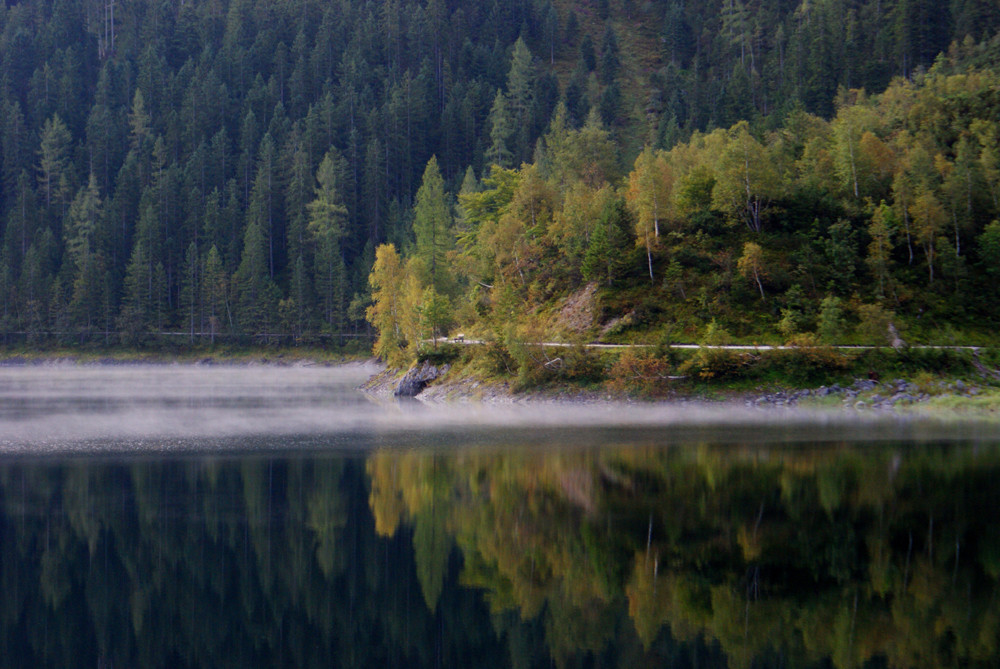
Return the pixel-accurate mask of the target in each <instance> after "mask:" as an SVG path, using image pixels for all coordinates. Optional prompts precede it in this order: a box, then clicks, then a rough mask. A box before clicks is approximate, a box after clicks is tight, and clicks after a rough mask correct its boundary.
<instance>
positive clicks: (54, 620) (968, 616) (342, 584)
mask: <svg viewBox="0 0 1000 669" xmlns="http://www.w3.org/2000/svg"><path fill="white" fill-rule="evenodd" d="M4 372H6V370H4ZM208 373H209V374H211V371H210V372H208ZM142 374H146V372H143V373H142ZM142 374H140V372H139V371H137V370H117V371H115V372H108V371H103V372H99V371H95V370H90V371H87V372H85V373H80V372H78V371H75V370H56V371H52V370H43V371H37V370H36V371H34V372H32V371H31V370H15V371H14V372H12V373H11V374H9V375H7V376H4V374H2V373H0V396H3V397H6V398H8V399H7V400H5V401H6V402H7V403H6V406H5V407H4V409H3V410H2V411H3V414H2V416H3V420H2V424H0V434H3V435H4V436H3V439H4V441H3V444H4V453H5V454H3V455H0V592H2V593H3V596H2V598H0V666H10V667H29V666H58V667H69V666H74V667H86V666H91V667H94V666H96V667H145V666H151V667H225V666H232V667H267V666H288V667H307V666H323V667H329V666H351V667H355V666H356V667H445V666H447V667H466V666H469V667H480V666H483V667H551V666H558V667H660V666H677V667H866V666H867V667H946V666H963V667H965V666H983V667H988V666H997V665H998V664H1000V652H998V650H997V644H998V643H1000V599H998V595H1000V591H998V588H997V585H998V579H1000V513H998V510H1000V489H998V481H1000V438H998V435H997V434H995V433H994V431H993V430H992V429H991V428H988V427H986V428H984V427H978V428H977V427H970V426H966V427H963V428H956V427H955V426H941V425H928V424H915V423H912V422H909V421H900V420H894V419H889V420H858V421H855V420H851V421H844V420H842V419H839V418H838V419H823V418H818V419H817V418H815V417H813V419H811V420H810V421H807V420H805V419H800V418H796V417H795V416H793V415H792V414H787V413H782V414H767V415H766V419H765V418H764V417H762V415H761V414H754V415H746V416H741V417H740V419H739V420H737V419H736V418H735V417H734V415H733V414H732V412H729V411H727V413H726V414H720V415H719V416H718V421H717V422H715V423H713V422H712V421H711V420H710V419H709V416H708V415H707V414H706V415H701V414H699V413H698V412H693V413H691V415H690V416H688V417H687V418H684V415H685V414H683V413H681V414H676V415H675V414H673V413H671V412H670V411H668V410H665V409H660V410H658V411H659V414H657V413H656V410H649V409H650V408H644V409H640V410H639V411H638V412H636V413H634V414H633V413H631V412H632V410H631V409H629V408H623V407H618V408H616V409H615V410H614V411H613V412H611V415H610V416H609V415H607V414H605V413H603V410H602V409H601V408H599V407H582V408H580V407H578V408H576V409H573V408H567V407H561V406H548V407H540V408H538V407H536V408H533V409H524V408H510V409H506V410H501V411H497V412H491V411H488V410H485V409H479V408H472V407H465V408H458V409H455V408H450V409H442V408H437V409H435V408H433V407H432V408H422V407H420V406H411V405H403V406H396V405H380V404H375V403H372V402H369V401H368V400H365V399H363V398H361V397H360V396H357V395H356V394H354V393H353V392H352V391H350V390H349V388H350V387H351V384H352V383H353V382H354V381H355V378H354V377H355V376H358V375H360V374H361V371H360V370H355V371H354V372H352V374H353V375H354V376H352V375H351V374H346V375H345V374H344V373H342V372H336V373H333V372H329V371H323V370H290V371H284V372H281V373H278V372H260V373H258V372H253V373H251V372H249V371H247V370H242V371H239V370H226V371H225V372H224V373H222V374H217V375H215V376H213V377H212V380H211V381H210V380H206V378H205V377H204V376H199V375H198V374H195V373H194V372H192V370H183V371H178V370H159V371H154V372H151V373H148V374H147V375H146V376H143V375H142ZM102 375H103V377H102V379H103V380H102V379H99V378H97V377H98V376H102ZM84 377H85V378H84ZM81 378H84V380H81ZM171 379H173V380H171ZM109 381H110V385H108V384H109ZM4 384H6V385H4ZM102 384H104V385H102ZM114 388H117V389H118V390H114ZM185 388H186V390H185ZM324 396H325V397H327V400H328V401H323V399H322V398H323V397H324ZM15 397H17V398H19V400H18V401H17V402H14V401H12V398H15ZM331 397H332V398H336V402H333V403H331V402H330V401H329V398H331ZM98 399H99V400H101V401H97V400H98ZM329 413H332V414H335V415H334V416H333V417H331V416H330V415H327V414H329ZM283 415H287V416H289V417H290V418H289V420H288V421H287V422H283V421H282V420H281V417H282V416H283ZM655 415H660V416H661V420H660V422H659V423H657V422H656V421H655V420H654V419H653V416H655ZM87 416H90V417H92V418H93V419H94V421H93V422H92V423H90V424H88V423H87V420H86V418H87ZM144 416H148V421H149V422H148V423H144V420H143V417H144ZM602 416H603V418H602ZM584 417H588V418H587V420H584ZM213 421H216V423H213ZM581 421H583V422H584V423H585V425H584V427H583V428H580V427H577V428H572V427H570V425H572V424H574V423H580V422H581ZM67 425H68V426H69V427H67ZM720 426H721V427H720ZM72 430H77V431H78V434H77V435H76V436H73V434H70V432H72ZM158 430H162V431H164V434H160V433H159V432H158ZM60 435H62V436H60Z"/></svg>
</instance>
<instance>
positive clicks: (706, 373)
mask: <svg viewBox="0 0 1000 669" xmlns="http://www.w3.org/2000/svg"><path fill="white" fill-rule="evenodd" d="M759 358H760V355H759V354H757V353H750V352H748V351H728V350H725V349H717V348H701V349H698V352H697V353H695V354H694V355H693V356H692V357H691V358H690V359H688V360H687V361H686V362H684V364H682V365H681V367H680V369H679V370H678V371H680V372H681V374H688V375H691V376H697V377H698V378H700V379H703V380H709V379H714V380H725V379H741V378H747V377H749V376H752V373H753V369H754V366H755V365H756V363H757V361H758V360H759Z"/></svg>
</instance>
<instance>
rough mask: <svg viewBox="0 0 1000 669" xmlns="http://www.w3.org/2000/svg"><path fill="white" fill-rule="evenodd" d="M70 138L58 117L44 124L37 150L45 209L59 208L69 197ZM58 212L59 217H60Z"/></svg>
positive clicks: (39, 178)
mask: <svg viewBox="0 0 1000 669" xmlns="http://www.w3.org/2000/svg"><path fill="white" fill-rule="evenodd" d="M71 142H72V137H71V136H70V133H69V128H67V127H66V124H65V123H63V122H62V119H60V118H59V116H58V115H56V116H53V117H52V118H50V119H49V120H48V121H46V122H45V126H44V127H43V128H42V141H41V148H40V149H39V152H38V155H39V163H38V183H39V185H40V187H41V189H42V192H43V193H44V195H45V207H46V208H48V209H51V208H52V207H57V208H60V209H61V207H62V206H63V205H64V204H65V200H66V198H67V197H68V195H69V188H70V174H69V150H70V143H71ZM61 213H62V212H61V211H60V215H61Z"/></svg>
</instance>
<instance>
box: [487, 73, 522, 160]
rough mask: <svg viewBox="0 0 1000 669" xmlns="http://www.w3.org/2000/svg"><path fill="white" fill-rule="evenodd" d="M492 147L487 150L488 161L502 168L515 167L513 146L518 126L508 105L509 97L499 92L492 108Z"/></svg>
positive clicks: (490, 119) (490, 122)
mask: <svg viewBox="0 0 1000 669" xmlns="http://www.w3.org/2000/svg"><path fill="white" fill-rule="evenodd" d="M489 124H490V147H489V148H488V149H487V150H486V160H487V161H489V162H490V163H491V164H493V165H499V166H500V167H513V165H514V152H513V150H512V146H513V144H514V142H515V136H516V134H517V126H516V125H515V121H514V117H513V116H512V114H511V112H510V109H509V108H508V104H507V97H506V96H505V95H504V94H503V92H502V91H497V95H496V97H495V98H494V99H493V107H492V108H490V116H489Z"/></svg>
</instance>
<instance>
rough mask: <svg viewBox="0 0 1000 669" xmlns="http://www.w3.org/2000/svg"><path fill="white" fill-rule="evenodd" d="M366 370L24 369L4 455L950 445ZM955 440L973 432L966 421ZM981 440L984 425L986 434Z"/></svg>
mask: <svg viewBox="0 0 1000 669" xmlns="http://www.w3.org/2000/svg"><path fill="white" fill-rule="evenodd" d="M374 370H375V366H374V365H371V364H366V363H358V364H349V365H342V366H336V367H322V366H314V367H307V366H301V367H278V366H212V367H206V366H195V365H190V366H185V365H169V366H155V365H128V366H70V365H55V366H26V367H15V368H5V369H3V370H2V373H0V450H2V451H3V452H5V453H7V454H12V453H17V454H45V453H53V454H55V453H67V452H83V453H87V452H94V453H140V454H141V453H153V452H157V453H162V452H178V453H181V452H234V451H243V452H245V451H262V452H267V451H276V450H294V449H299V450H316V449H327V450H329V449H333V450H365V449H368V448H373V447H398V448H431V449H433V448H448V447H450V446H452V445H470V444H472V445H474V444H480V445H483V446H490V445H494V446H505V447H511V446H513V447H517V446H525V447H546V448H553V447H554V448H559V447H591V446H600V445H607V444H612V443H617V444H631V445H643V444H648V445H664V444H674V443H676V444H683V443H699V442H701V441H703V440H706V439H708V440H711V441H713V442H719V441H723V442H733V443H746V442H754V443H771V442H774V443H782V442H783V443H787V442H799V441H806V442H809V441H811V442H817V441H831V440H839V439H843V440H848V441H849V440H857V439H862V438H863V439H869V440H870V439H895V438H926V439H932V438H935V436H940V435H943V434H946V435H950V436H954V434H955V432H954V428H952V427H947V426H945V427H944V428H943V431H942V430H936V429H935V426H933V425H929V424H927V423H926V422H918V421H914V420H911V419H906V418H901V417H898V416H891V415H883V416H876V415H863V414H858V413H855V412H850V413H848V412H832V411H826V412H820V411H806V410H801V409H797V410H780V409H770V410H763V409H749V408H744V407H737V406H733V405H731V404H724V403H691V402H687V403H673V404H670V403H650V404H620V403H612V402H607V403H574V402H558V403H556V402H552V403H550V402H537V403H528V404H514V405H491V404H482V403H460V404H441V405H426V404H423V403H420V402H415V401H412V400H411V401H380V400H376V399H374V398H371V397H369V396H367V395H365V394H363V393H362V392H360V391H359V390H357V388H358V386H359V385H360V384H361V383H362V382H363V381H364V380H365V379H367V378H368V377H369V376H370V375H371V374H372V373H373V371H374ZM963 430H965V431H964V432H963V433H962V436H967V437H976V436H977V435H978V434H979V433H978V432H976V428H975V426H966V427H965V428H963ZM987 431H988V430H987Z"/></svg>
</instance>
